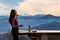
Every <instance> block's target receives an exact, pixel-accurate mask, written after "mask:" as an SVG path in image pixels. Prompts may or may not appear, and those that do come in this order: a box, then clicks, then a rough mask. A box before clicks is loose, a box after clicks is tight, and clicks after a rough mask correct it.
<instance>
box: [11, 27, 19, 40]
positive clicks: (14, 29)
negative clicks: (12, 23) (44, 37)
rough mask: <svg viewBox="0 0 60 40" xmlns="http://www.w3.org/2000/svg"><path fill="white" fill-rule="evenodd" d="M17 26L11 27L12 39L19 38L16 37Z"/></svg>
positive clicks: (16, 39) (17, 39)
mask: <svg viewBox="0 0 60 40" xmlns="http://www.w3.org/2000/svg"><path fill="white" fill-rule="evenodd" d="M18 30H19V29H18V28H12V31H11V33H12V36H13V40H19V38H18Z"/></svg>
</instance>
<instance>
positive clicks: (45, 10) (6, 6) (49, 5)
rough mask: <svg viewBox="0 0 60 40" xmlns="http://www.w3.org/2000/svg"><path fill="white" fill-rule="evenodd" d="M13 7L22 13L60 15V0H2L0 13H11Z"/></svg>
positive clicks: (0, 0) (0, 1)
mask: <svg viewBox="0 0 60 40" xmlns="http://www.w3.org/2000/svg"><path fill="white" fill-rule="evenodd" d="M11 9H15V10H16V11H17V12H18V14H20V15H25V14H29V15H36V14H52V15H55V16H60V0H0V15H9V13H10V10H11Z"/></svg>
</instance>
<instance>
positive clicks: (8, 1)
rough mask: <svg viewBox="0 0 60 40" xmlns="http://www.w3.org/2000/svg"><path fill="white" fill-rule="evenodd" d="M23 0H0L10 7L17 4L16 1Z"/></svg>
mask: <svg viewBox="0 0 60 40" xmlns="http://www.w3.org/2000/svg"><path fill="white" fill-rule="evenodd" d="M22 1H23V0H0V2H1V3H5V4H6V5H9V6H11V7H14V6H17V5H18V2H22Z"/></svg>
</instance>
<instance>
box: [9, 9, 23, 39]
mask: <svg viewBox="0 0 60 40" xmlns="http://www.w3.org/2000/svg"><path fill="white" fill-rule="evenodd" d="M17 17H18V14H17V12H16V10H14V9H12V10H11V12H10V18H9V23H10V24H11V26H12V31H11V33H12V35H13V40H19V38H18V29H19V28H18V27H22V26H23V25H18V20H17Z"/></svg>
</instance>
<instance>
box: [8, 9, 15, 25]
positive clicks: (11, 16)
mask: <svg viewBox="0 0 60 40" xmlns="http://www.w3.org/2000/svg"><path fill="white" fill-rule="evenodd" d="M15 15H16V10H14V9H12V10H11V12H10V17H9V23H10V24H11V25H12V20H13V18H14V17H15Z"/></svg>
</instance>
